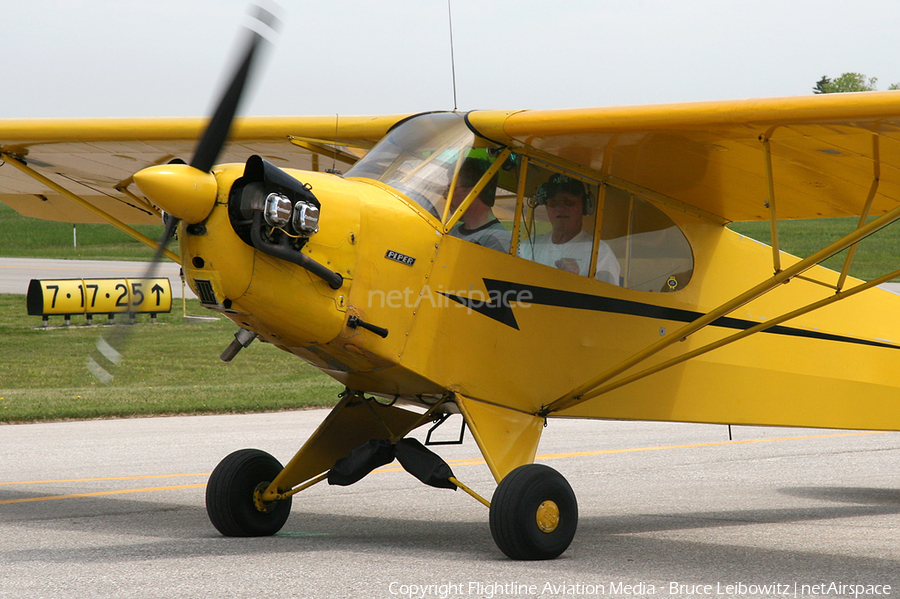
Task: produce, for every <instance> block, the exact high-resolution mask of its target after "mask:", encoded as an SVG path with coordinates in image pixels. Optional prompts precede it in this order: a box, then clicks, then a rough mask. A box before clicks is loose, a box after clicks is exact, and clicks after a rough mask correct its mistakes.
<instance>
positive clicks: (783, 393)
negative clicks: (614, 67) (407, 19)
mask: <svg viewBox="0 0 900 599" xmlns="http://www.w3.org/2000/svg"><path fill="white" fill-rule="evenodd" d="M407 133H408V132H407ZM436 160H437V159H436V158H434V156H431V157H429V158H426V159H424V160H423V162H424V163H425V166H422V165H419V166H417V167H413V168H412V169H410V170H411V172H412V173H414V174H419V173H423V172H425V171H427V167H429V166H432V165H433V163H434V162H435V161H436ZM507 160H511V159H507ZM429 161H430V162H429ZM520 168H521V164H516V165H515V169H520ZM532 168H533V169H534V170H533V171H530V172H529V175H528V176H531V177H532V178H533V176H532V173H537V172H538V171H537V169H536V168H535V167H532ZM542 168H544V169H545V170H548V172H550V171H552V170H553V168H554V167H553V165H542ZM416 169H419V170H416ZM385 170H386V171H387V170H389V169H385ZM354 171H357V172H354ZM354 171H351V172H350V173H349V174H348V176H347V177H341V176H337V175H332V174H324V173H317V172H302V171H291V170H287V171H284V172H286V173H287V174H288V175H289V176H290V177H293V178H294V179H296V180H297V181H300V182H301V183H302V184H304V185H306V186H308V187H309V189H310V190H311V191H312V193H313V194H314V195H315V197H316V198H317V199H318V201H319V202H320V204H321V207H320V208H321V214H320V217H319V225H318V231H317V232H316V233H315V234H312V235H309V237H308V240H305V241H304V243H303V244H302V247H300V249H299V250H296V251H298V252H300V253H303V254H304V255H305V256H307V257H308V258H310V259H312V260H313V261H314V262H315V263H317V264H319V265H322V266H324V267H325V268H327V269H329V270H330V271H332V272H334V273H337V274H339V275H340V277H341V279H342V284H341V285H340V287H339V288H337V289H334V288H332V286H330V285H329V284H328V282H327V281H325V280H323V279H322V278H321V277H319V276H317V275H316V274H314V273H313V272H311V271H310V270H309V269H307V268H305V267H303V266H301V265H300V264H297V263H294V262H290V261H287V260H284V259H282V258H281V257H278V256H276V255H272V254H271V253H268V252H266V251H263V250H261V249H259V248H257V247H254V246H253V245H252V242H248V241H247V239H246V237H247V236H246V235H244V236H243V238H242V236H241V235H239V234H238V232H236V228H235V225H234V216H233V209H232V212H231V214H229V202H230V201H231V202H233V201H234V200H233V198H230V191H231V188H232V185H233V184H234V182H235V180H237V179H239V178H240V177H241V176H242V175H243V173H244V166H243V165H224V166H222V167H219V168H218V169H217V170H216V171H215V173H214V174H215V176H216V178H217V181H218V185H219V197H218V201H217V203H216V206H215V208H214V209H213V211H212V213H211V214H210V215H209V217H208V218H207V219H206V220H205V222H204V223H203V224H202V226H199V227H198V226H196V225H193V226H189V225H182V227H181V230H180V243H181V255H182V258H183V262H184V269H185V275H186V278H187V280H188V282H189V284H190V285H191V287H192V289H194V291H195V292H196V293H197V294H198V296H199V297H201V301H202V302H203V303H204V305H206V306H207V307H209V308H211V309H214V310H217V311H219V312H221V313H223V314H224V315H226V316H227V317H228V318H230V319H231V320H232V321H234V322H235V323H236V324H237V325H238V326H239V327H241V328H244V329H247V330H249V331H252V332H254V333H257V334H258V335H259V337H260V339H262V340H263V341H266V342H268V343H271V344H273V345H275V346H277V347H279V348H280V349H283V350H285V351H289V352H291V353H292V354H295V355H297V356H298V357H300V358H302V359H304V360H306V361H307V362H309V363H311V364H313V365H315V366H316V367H318V368H320V369H322V370H323V371H325V372H327V373H328V374H329V375H331V376H333V377H334V378H336V379H337V380H339V381H340V382H342V383H343V384H345V385H346V386H348V387H349V388H351V389H353V390H358V391H363V392H368V393H375V394H380V395H384V396H389V397H398V398H402V400H404V401H407V402H412V403H420V404H422V405H428V404H432V403H434V401H436V399H437V398H439V397H441V396H443V395H444V394H446V393H448V392H455V393H458V394H460V395H462V396H465V397H468V398H472V399H475V400H478V401H482V402H487V403H491V404H495V405H498V406H504V407H508V408H511V409H514V410H516V411H521V412H525V413H529V414H534V413H539V412H540V411H541V410H542V408H544V407H546V406H548V405H550V404H552V402H554V401H555V400H557V399H558V398H560V397H562V396H564V395H565V394H566V393H568V392H570V391H571V390H572V389H574V388H577V387H578V386H580V385H582V384H584V383H585V382H586V381H589V380H591V379H592V378H594V376H596V375H597V374H598V373H601V372H604V371H606V370H607V369H610V368H613V367H615V366H616V365H617V364H619V363H620V362H622V361H623V360H626V359H628V358H631V357H632V356H635V355H636V354H638V353H640V352H642V351H643V350H645V349H646V348H648V347H649V346H652V345H653V344H654V343H656V342H658V341H659V340H660V339H662V338H666V337H667V336H671V335H673V334H677V331H678V330H679V329H680V328H681V327H683V326H684V325H686V324H687V323H690V322H692V321H693V320H696V319H697V318H699V317H701V316H702V315H704V314H706V313H707V312H709V311H711V310H713V309H715V308H717V307H718V306H720V305H722V304H724V303H726V302H728V301H729V300H731V299H732V298H734V297H736V296H738V295H740V294H741V293H743V292H745V291H746V290H747V289H749V288H751V287H753V286H754V285H756V284H758V283H760V282H761V281H764V280H766V279H768V278H770V277H771V276H772V255H771V249H770V248H768V247H767V246H764V245H762V244H760V243H758V242H756V241H754V240H751V239H748V238H746V237H742V236H740V235H737V234H735V233H733V232H731V231H730V230H728V229H727V228H726V227H724V226H723V225H722V224H721V223H712V222H708V221H706V220H703V219H702V218H699V217H696V216H693V215H690V214H686V213H684V212H680V211H678V210H675V209H672V208H669V207H666V206H661V205H654V204H653V203H652V202H648V201H647V200H646V199H642V198H640V197H638V196H636V195H635V194H627V195H628V200H627V201H624V200H623V201H622V202H620V204H621V206H624V207H622V208H617V205H618V204H617V203H616V202H618V201H619V199H621V198H618V199H617V195H616V194H617V193H619V192H621V190H616V189H612V188H609V187H608V186H607V188H606V189H605V190H604V191H603V192H600V193H602V194H603V198H601V200H602V199H604V198H605V203H603V205H602V206H600V207H599V209H598V210H597V211H596V212H597V214H598V217H597V219H596V223H597V224H596V225H594V226H593V231H594V232H596V234H597V235H598V236H600V238H601V239H603V240H604V241H603V242H602V243H601V244H597V243H595V248H597V247H598V246H600V245H602V244H603V243H605V244H607V245H608V246H609V248H610V249H611V251H612V252H613V253H614V254H615V256H616V258H617V260H618V261H619V264H620V265H621V273H620V275H619V277H618V284H612V283H610V282H606V281H604V280H600V279H602V277H600V276H599V273H598V276H596V277H595V276H582V275H578V274H573V273H571V272H567V271H565V270H563V269H562V268H561V267H555V266H553V265H546V264H540V263H538V262H535V261H532V260H529V259H526V258H523V257H520V254H521V248H519V250H517V249H516V247H515V245H517V244H518V245H522V244H525V243H531V242H530V241H528V240H530V239H534V238H536V237H537V236H538V233H539V232H540V228H539V225H538V224H535V223H536V222H537V221H536V217H535V216H534V214H535V206H534V203H532V204H531V205H529V196H532V195H534V189H535V188H536V186H537V182H532V179H529V178H528V177H526V176H524V175H523V176H522V178H523V179H524V180H525V182H524V183H522V184H521V185H518V186H516V187H514V186H513V185H509V184H507V185H506V188H513V189H514V190H515V191H516V192H517V193H516V195H515V196H511V197H509V198H507V199H506V200H505V201H507V202H508V205H509V206H510V208H509V211H508V212H509V218H508V221H507V222H506V223H505V224H506V225H507V228H509V229H511V235H512V238H513V246H512V247H510V248H509V251H505V252H502V251H497V250H495V249H491V248H488V247H484V246H482V245H478V244H476V243H472V242H470V241H467V240H465V239H461V238H459V237H458V236H455V235H452V234H450V229H451V228H452V225H453V223H452V222H449V221H451V219H452V217H453V214H452V211H450V210H443V211H442V210H441V207H442V205H441V204H440V201H441V200H440V198H441V197H442V196H441V192H440V190H438V191H437V192H436V191H435V190H434V189H430V188H429V189H426V190H425V191H426V192H427V193H423V194H422V196H423V197H417V193H418V191H417V190H416V189H411V188H409V187H405V188H404V187H403V185H401V184H397V185H391V184H389V182H385V181H384V180H378V179H376V178H371V177H368V176H365V175H366V173H367V171H366V170H365V168H362V169H354ZM359 171H361V172H362V173H363V175H364V176H359ZM522 171H524V168H522V170H516V172H518V173H521V172H522ZM588 174H589V173H579V176H580V177H581V179H583V180H584V181H586V183H585V184H586V185H588V186H590V185H591V180H590V178H589V177H588V176H587V175H588ZM500 176H501V178H500V181H501V186H503V181H504V179H503V178H504V177H506V176H507V174H504V172H500ZM449 179H450V181H451V184H452V182H455V180H454V179H453V177H450V178H449ZM404 181H407V182H408V181H409V178H407V179H404ZM596 181H597V188H598V189H599V188H600V187H601V185H600V183H601V182H602V177H601V176H600V175H599V174H598V175H597V179H596ZM429 183H434V177H433V176H432V177H431V179H430V180H429ZM398 187H399V189H398ZM620 195H621V194H620ZM444 196H446V190H445V191H444ZM622 197H624V196H622ZM474 201H478V200H477V199H476V200H474ZM638 202H641V203H640V204H638ZM629 206H630V208H629ZM501 209H502V208H501V207H499V206H495V212H498V213H499V212H500V211H501ZM538 209H540V207H538ZM639 210H642V211H643V212H639ZM651 210H652V213H651V212H650V211H651ZM586 212H587V211H586ZM620 213H621V214H620ZM640 215H643V216H641V218H644V219H645V221H646V222H648V223H649V222H652V223H654V224H653V225H652V226H651V225H648V226H647V227H646V228H645V229H644V230H641V231H638V230H636V229H633V228H630V226H629V227H624V225H623V227H624V228H622V227H620V228H616V226H614V221H615V220H616V219H617V218H620V219H624V220H623V222H630V223H634V222H637V219H638V216H640ZM647 215H650V216H647ZM458 216H459V215H457V217H458ZM529 218H530V219H532V220H531V221H529V220H528V219H529ZM501 220H503V219H501ZM601 220H602V221H603V222H602V224H601V222H600V221H601ZM517 223H518V224H517ZM529 228H531V229H532V230H531V231H529V230H528V229H529ZM586 229H587V227H586ZM673 240H674V241H673ZM286 243H287V241H286ZM685 248H688V250H685ZM292 251H293V250H292ZM595 251H596V250H595ZM654 252H656V253H654ZM669 253H672V255H669ZM796 260H797V259H796V258H792V257H790V256H786V255H785V256H783V257H782V261H783V262H784V263H785V264H790V263H792V262H796ZM592 264H597V266H598V267H599V260H597V259H595V261H594V262H593V263H592ZM654 269H657V270H659V271H660V272H658V273H657V272H655V271H654ZM660 269H661V270H660ZM667 269H668V270H667ZM806 276H807V278H810V279H817V280H819V281H821V282H824V283H829V284H833V283H834V281H835V280H836V276H837V275H836V274H835V273H833V272H831V271H827V270H825V269H822V268H818V267H816V268H814V269H812V270H810V271H808V272H807V273H806ZM833 294H834V290H833V289H829V288H828V287H826V286H824V285H820V284H817V283H815V282H810V281H807V280H799V279H794V280H792V281H791V282H790V284H787V285H782V286H780V287H779V288H777V289H775V290H773V291H771V292H769V293H768V294H765V295H763V296H762V297H760V298H759V299H755V300H753V301H751V302H749V303H747V304H746V305H743V306H740V307H739V308H738V309H736V310H735V311H733V312H731V313H730V314H729V315H728V317H727V318H724V319H720V320H717V321H715V322H713V323H712V325H711V326H707V327H705V328H702V329H701V330H700V331H698V332H696V333H693V334H692V335H690V336H688V337H686V338H685V339H683V340H681V339H679V340H677V341H676V342H675V343H673V344H671V345H669V346H668V347H666V348H665V349H663V350H661V351H659V352H658V353H655V354H653V355H650V356H647V358H646V360H644V361H642V362H641V363H640V364H639V365H638V366H637V367H636V369H635V370H631V371H629V373H630V372H634V371H636V370H641V369H643V368H645V367H649V366H652V365H654V364H658V363H660V362H662V361H665V360H669V359H672V358H674V357H676V356H678V355H681V354H683V353H685V352H690V351H693V350H695V349H697V348H699V347H701V346H703V345H705V344H708V343H713V342H716V341H718V340H720V339H722V338H724V337H725V336H728V335H732V334H735V333H736V332H740V331H742V330H746V329H748V328H750V327H752V326H754V325H757V324H759V323H762V322H765V321H767V320H769V319H772V318H774V317H777V316H780V315H781V314H784V313H786V312H790V311H791V310H794V309H796V308H798V307H801V306H804V305H807V304H810V303H812V302H815V301H818V300H821V299H823V298H826V297H828V296H829V295H833ZM898 307H900V298H897V297H895V296H893V295H892V294H889V293H886V292H882V291H880V290H873V291H870V292H866V293H862V294H860V295H859V296H857V297H854V298H852V299H850V300H848V301H846V302H842V303H838V304H836V305H833V306H829V307H827V308H824V309H821V310H817V311H814V312H810V313H808V314H805V315H802V316H798V317H797V318H795V319H792V320H790V321H788V322H785V323H783V324H782V325H781V326H779V327H775V328H773V329H770V330H768V331H764V332H761V333H757V334H754V335H751V336H748V337H747V338H745V339H741V340H740V341H737V342H735V343H733V344H730V345H726V346H724V347H722V348H719V349H715V350H713V351H710V352H708V353H704V354H702V355H700V356H698V357H696V358H692V359H690V360H687V361H685V362H683V363H680V364H677V365H673V366H672V367H670V368H667V369H665V370H662V371H661V372H658V373H655V374H652V375H650V376H647V377H645V378H641V379H639V380H637V381H635V382H633V383H629V384H628V385H625V386H622V387H619V388H616V389H613V390H610V391H609V392H608V393H605V394H603V395H601V396H599V397H597V398H595V399H592V400H591V401H586V402H583V403H577V404H575V405H573V406H572V407H570V408H567V409H563V410H561V411H559V412H557V413H556V414H554V415H560V416H570V417H596V418H625V419H648V420H677V421H692V422H721V423H733V424H768V425H790V426H822V427H839V428H867V429H878V428H886V429H890V428H898V427H900V407H898V405H900V402H896V401H894V399H893V398H894V397H896V394H897V392H898V388H897V387H898V386H900V383H898V382H897V381H896V380H895V379H896V377H894V376H893V373H894V372H895V371H896V367H897V365H898V362H900V353H898V351H900V346H898V345H897V343H896V342H897V338H896V333H897V332H898V331H900V319H898V317H897V316H896V315H897V314H900V310H898ZM861 315H865V316H864V317H861ZM873 315H878V316H877V318H876V317H872V316H873ZM354 317H355V318H356V319H358V320H361V321H363V322H365V323H369V324H371V325H375V326H376V327H380V328H383V329H387V331H388V334H387V335H386V336H385V337H381V336H380V335H378V334H375V333H373V332H371V331H370V330H368V329H365V328H363V327H359V326H356V327H353V326H351V325H352V324H353V323H352V322H351V320H352V318H354Z"/></svg>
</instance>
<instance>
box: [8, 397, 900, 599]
mask: <svg viewBox="0 0 900 599" xmlns="http://www.w3.org/2000/svg"><path fill="white" fill-rule="evenodd" d="M324 415H325V412H324V411H321V410H311V411H300V412H287V413H278V414H256V415H225V416H203V417H172V418H146V419H134V420H108V421H87V422H64V423H46V424H27V425H9V426H2V427H0V597H3V598H6V597H9V598H12V597H16V598H21V597H54V598H67V597H72V598H75V597H77V598H85V597H129V598H130V597H142V598H156V597H159V598H163V597H165V598H171V597H200V596H214V597H266V598H289V597H290V598H293V597H366V598H392V597H420V598H422V599H426V598H429V599H431V598H442V599H443V598H446V597H488V598H493V597H523V598H531V597H535V598H536V597H613V596H615V597H679V598H682V597H774V596H791V597H801V596H802V597H809V596H831V597H846V596H854V592H856V591H859V590H860V589H862V590H863V592H862V593H858V592H857V593H856V595H855V596H857V597H885V596H897V595H898V594H900V535H898V532H900V477H898V472H900V433H866V432H863V433H860V432H849V431H823V430H808V429H802V430H799V429H773V428H753V427H734V429H733V431H732V433H733V439H734V440H733V441H729V440H728V430H727V428H726V427H724V426H709V425H690V424H667V423H625V422H591V421H571V420H551V421H550V422H549V426H548V427H547V428H546V429H545V432H544V437H543V439H542V442H541V446H540V448H539V451H538V453H539V457H538V461H539V462H542V463H545V464H547V465H550V466H552V467H553V468H556V469H557V470H559V471H560V472H561V473H562V474H563V475H564V476H566V478H567V479H568V480H569V482H570V483H571V485H572V487H573V489H574V490H575V493H576V494H577V497H578V502H579V510H580V520H579V525H578V533H577V534H576V536H575V540H574V541H573V543H572V545H571V547H570V548H569V550H568V551H567V552H566V553H564V554H563V556H562V557H561V558H559V559H557V560H553V561H548V562H514V561H510V560H507V559H506V558H505V557H504V556H503V555H502V554H501V553H500V552H499V550H497V548H496V547H495V545H494V543H493V541H492V539H491V535H490V531H489V526H488V512H487V509H486V508H485V507H484V506H482V505H481V504H479V503H477V502H476V501H475V500H474V499H472V498H470V497H468V496H467V495H465V494H464V493H462V492H451V491H447V490H440V489H433V488H429V487H425V486H423V485H421V484H420V483H419V482H418V481H416V480H415V479H414V478H413V477H411V476H410V475H408V474H406V473H405V472H403V471H402V470H400V469H399V467H397V466H396V465H391V466H387V467H384V468H382V469H379V470H378V471H376V472H374V473H372V474H371V475H369V476H368V477H367V478H365V479H363V480H362V481H361V482H359V483H357V484H356V485H353V486H350V487H342V488H341V487H329V486H328V485H327V484H326V483H322V484H319V485H316V486H314V487H312V488H310V489H308V490H306V491H303V492H302V493H300V494H298V495H297V496H295V498H294V504H293V510H292V512H291V517H290V518H289V520H288V521H287V524H286V525H285V527H284V529H283V530H282V532H281V533H280V534H278V535H277V536H274V537H268V538H251V539H233V538H224V537H221V536H219V535H218V533H216V531H215V530H214V529H213V528H212V526H211V525H210V523H209V521H208V519H207V517H206V513H205V508H204V486H205V482H206V479H207V476H208V473H209V472H210V471H211V470H212V468H213V467H215V465H216V463H218V461H219V460H220V459H221V458H222V457H224V456H225V455H227V454H228V453H230V452H231V451H233V450H235V449H239V448H244V447H259V448H261V449H265V450H266V451H269V452H271V453H272V454H274V455H275V456H276V457H278V458H279V459H280V460H281V461H282V462H285V461H287V460H288V459H289V458H290V457H291V456H292V455H293V453H294V452H295V451H296V449H297V448H298V447H299V445H300V444H301V443H302V441H303V440H305V438H306V437H307V436H308V435H309V434H310V433H311V432H312V431H313V430H314V428H315V427H316V426H317V425H318V423H319V422H320V421H321V420H322V418H323V417H324ZM448 426H449V425H448ZM451 436H452V435H451ZM437 451H438V453H440V454H441V455H442V456H443V457H444V458H445V459H447V461H448V462H449V463H450V465H451V467H452V468H453V470H454V474H455V475H456V477H457V478H458V479H460V480H461V481H462V482H464V483H466V484H467V485H469V486H470V487H472V488H473V489H474V490H475V491H478V492H480V493H481V494H482V495H485V496H487V497H488V498H489V497H490V495H491V493H492V492H493V488H494V482H493V480H492V478H491V476H490V474H489V472H488V469H487V467H486V466H485V465H484V463H483V462H482V461H481V460H480V455H479V452H478V449H477V447H476V445H475V443H474V442H473V441H472V439H471V437H470V436H469V435H468V434H467V435H466V440H465V443H464V444H463V445H462V446H443V447H439V448H437ZM832 584H834V585H844V586H843V587H841V586H832V587H829V586H828V585H832ZM673 585H675V586H673ZM820 585H825V586H820ZM887 587H890V590H889V591H888V592H887V594H885V592H884V591H885V589H886V588H887ZM829 589H832V590H834V591H835V592H827V591H828V590H829ZM841 589H843V590H844V591H845V592H844V593H840V592H837V591H839V590H841ZM879 591H880V593H879ZM783 592H787V593H788V594H787V595H785V594H782V593H783ZM848 593H849V594H848Z"/></svg>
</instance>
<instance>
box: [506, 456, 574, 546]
mask: <svg viewBox="0 0 900 599" xmlns="http://www.w3.org/2000/svg"><path fill="white" fill-rule="evenodd" d="M490 521H491V535H492V536H493V537H494V542H495V543H497V547H499V548H500V551H502V552H503V553H505V554H506V555H507V557H509V558H511V559H520V560H537V559H553V558H555V557H558V556H559V555H560V554H561V553H562V552H563V551H565V550H566V549H567V548H568V547H569V543H571V542H572V539H573V538H574V537H575V529H576V528H577V527H578V502H577V501H575V493H574V492H573V491H572V487H570V486H569V483H568V482H567V481H566V479H565V478H563V476H562V475H561V474H560V473H559V472H557V471H556V470H554V469H553V468H550V467H549V466H544V465H542V464H526V465H525V466H519V467H518V468H516V469H515V470H513V471H512V472H510V473H509V474H507V475H506V477H505V478H504V479H503V480H502V481H500V484H499V485H498V486H497V490H496V491H494V498H493V499H492V500H491V515H490Z"/></svg>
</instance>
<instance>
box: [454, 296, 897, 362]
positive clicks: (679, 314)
mask: <svg viewBox="0 0 900 599" xmlns="http://www.w3.org/2000/svg"><path fill="white" fill-rule="evenodd" d="M483 280H484V286H485V289H486V290H487V292H488V298H489V301H478V300H474V299H472V298H465V297H459V296H457V295H451V294H446V293H445V294H443V295H445V296H447V297H449V298H450V299H452V300H453V301H455V302H457V303H459V304H462V305H464V306H466V307H468V308H470V309H472V310H473V311H475V312H478V313H479V314H483V315H484V316H488V317H489V318H492V319H494V320H496V321H497V322H500V323H501V324H505V325H507V326H509V327H512V328H514V329H516V330H519V325H518V322H517V321H516V317H515V314H514V313H513V309H512V305H511V303H510V302H521V303H527V304H537V305H540V306H554V307H557V308H573V309H575V310H590V311H593V312H607V313H610V314H625V315H628V316H638V317H642V318H653V319H656V320H667V321H674V322H685V323H689V322H694V321H695V320H697V319H698V318H700V317H702V316H705V314H704V313H703V312H694V311H692V310H681V309H678V308H666V307H663V306H654V305H652V304H645V303H643V302H634V301H630V300H623V299H617V298H612V297H603V296H600V295H589V294H586V293H577V292H574V291H563V290H561V289H552V288H549V287H538V286H536V285H527V284H524V283H513V282H511V281H500V280H497V279H483ZM758 324H760V323H759V322H755V321H752V320H743V319H740V318H731V317H727V316H723V317H721V318H717V319H716V320H714V321H712V323H710V326H715V327H722V328H726V329H735V330H740V331H744V330H747V329H749V328H751V327H755V326H756V325H758ZM762 332H764V333H768V334H774V335H787V336H790V337H804V338H807V339H818V340H823V341H838V342H841V343H853V344H857V345H868V346H872V347H884V348H890V349H900V346H898V345H896V344H893V343H889V342H886V341H874V340H869V339H859V338H856V337H847V336H845V335H833V334H830V333H822V332H819V331H810V330H808V329H797V328H793V327H786V326H782V325H775V326H773V327H770V328H768V329H766V330H765V331H762Z"/></svg>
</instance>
